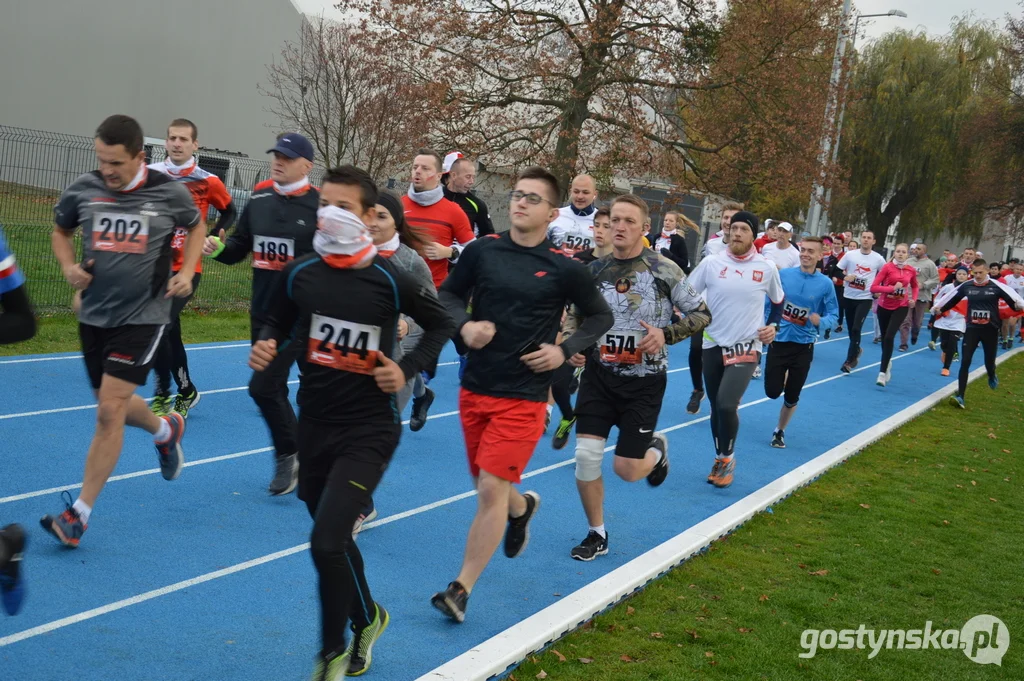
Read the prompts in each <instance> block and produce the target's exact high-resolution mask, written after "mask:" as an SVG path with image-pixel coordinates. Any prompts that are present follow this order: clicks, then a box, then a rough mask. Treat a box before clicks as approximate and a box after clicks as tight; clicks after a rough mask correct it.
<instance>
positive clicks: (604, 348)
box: [601, 329, 646, 364]
mask: <svg viewBox="0 0 1024 681" xmlns="http://www.w3.org/2000/svg"><path fill="white" fill-rule="evenodd" d="M645 335H646V333H645V332H644V331H631V330H625V331H624V330H620V329H612V330H611V331H609V332H608V333H606V334H605V336H604V342H603V343H602V344H601V361H602V362H608V363H609V364H639V363H640V362H642V361H643V358H644V357H643V355H644V353H643V352H641V351H640V350H638V349H637V346H639V345H640V341H641V340H643V338H644V336H645Z"/></svg>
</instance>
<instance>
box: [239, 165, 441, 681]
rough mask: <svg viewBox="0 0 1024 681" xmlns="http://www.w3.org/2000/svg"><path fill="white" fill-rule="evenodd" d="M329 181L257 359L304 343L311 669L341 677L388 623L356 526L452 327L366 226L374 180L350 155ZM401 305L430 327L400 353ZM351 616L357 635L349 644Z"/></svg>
mask: <svg viewBox="0 0 1024 681" xmlns="http://www.w3.org/2000/svg"><path fill="white" fill-rule="evenodd" d="M324 181H325V183H330V184H331V185H332V186H333V196H334V202H333V203H332V205H329V206H324V207H323V208H321V209H320V211H319V214H318V220H319V226H318V230H317V233H316V235H315V237H314V239H313V247H314V249H315V250H316V253H314V254H310V255H308V256H306V257H304V258H301V259H299V260H297V261H294V262H292V263H290V264H289V265H288V266H287V267H285V268H284V270H283V271H282V276H281V277H280V278H279V279H278V280H277V285H276V287H275V290H274V292H273V295H272V300H273V302H272V303H271V305H270V308H269V309H268V310H267V317H266V323H265V324H264V325H263V327H262V329H261V330H260V337H259V339H258V340H257V341H256V343H255V344H254V345H253V348H252V354H251V357H250V366H251V367H252V368H253V369H254V370H255V371H256V372H257V374H258V373H260V372H262V371H265V370H266V369H267V367H269V366H271V365H272V364H273V362H274V360H275V359H276V357H277V356H278V351H279V350H280V349H283V348H284V347H285V346H294V347H296V348H298V351H299V356H300V359H299V362H300V365H301V367H302V373H301V378H300V379H299V394H298V399H299V402H300V403H301V404H302V410H301V413H300V418H299V423H298V442H299V459H300V465H299V474H300V479H299V498H300V499H302V500H303V501H304V502H306V506H307V507H308V509H309V514H310V515H311V516H312V517H313V519H314V523H313V534H312V537H311V539H310V552H311V553H312V556H313V563H314V565H315V566H316V570H317V573H318V575H319V577H320V609H321V623H322V630H321V634H322V648H321V651H320V654H319V655H318V656H317V660H316V669H315V671H314V676H313V678H315V679H319V678H328V679H335V678H342V677H344V676H345V674H346V673H348V674H349V675H352V676H357V675H360V674H362V673H364V672H365V671H366V670H367V669H368V668H369V665H370V660H371V653H372V648H373V644H374V642H375V641H376V640H377V638H378V637H379V636H380V635H381V634H382V633H383V632H384V629H385V628H387V626H388V619H389V618H388V613H387V610H385V609H384V608H383V607H381V606H380V605H379V604H377V603H375V602H374V600H373V598H372V597H371V594H370V588H369V585H368V584H367V581H366V575H365V573H364V567H363V558H362V555H361V554H360V552H359V548H358V547H357V546H356V543H355V542H354V541H353V539H352V527H353V525H354V524H355V521H356V518H357V517H358V516H359V513H360V511H362V509H363V508H365V507H366V506H367V504H368V503H369V502H370V498H371V495H372V494H373V492H374V490H375V489H376V487H377V485H378V483H379V482H380V480H381V477H382V476H383V474H384V471H385V470H386V469H387V467H388V464H389V463H390V461H391V457H392V455H393V454H394V452H395V449H396V448H397V447H398V438H399V435H400V433H401V432H402V422H401V416H400V414H399V411H398V405H397V402H396V394H397V393H398V391H399V390H401V389H402V387H403V386H404V385H405V383H406V381H408V380H409V379H410V378H412V377H413V376H414V375H415V374H417V373H419V372H420V371H422V370H423V369H424V367H426V366H428V365H430V364H431V363H433V362H435V361H437V356H438V354H439V353H440V352H441V348H442V347H443V346H444V344H445V342H446V341H447V339H448V337H449V336H450V335H451V334H452V332H453V331H454V329H455V326H454V323H453V322H452V320H451V318H450V317H449V316H448V314H447V313H446V312H445V310H444V308H443V307H442V306H441V304H440V303H439V302H438V300H437V298H436V297H435V295H434V292H433V287H432V286H425V285H424V284H423V283H422V282H418V281H416V280H415V279H414V278H413V277H412V276H411V275H409V274H407V273H406V272H404V271H402V270H401V269H400V268H398V267H396V266H395V265H394V264H392V263H391V262H389V261H388V260H386V259H384V258H381V257H379V256H378V255H377V249H376V247H375V246H374V244H373V239H372V238H371V237H370V235H369V232H368V230H367V228H366V225H367V224H368V223H370V222H371V221H372V220H373V219H374V208H375V206H376V204H377V188H376V185H375V184H374V182H373V179H372V178H371V177H370V176H369V175H368V174H367V173H366V172H365V171H363V170H360V169H358V168H355V167H353V166H343V167H341V168H336V169H334V170H330V171H328V172H327V175H326V176H325V178H324ZM338 291H344V292H345V295H338ZM400 313H402V314H407V315H409V316H410V317H412V319H413V320H414V321H415V322H416V323H417V324H419V325H420V326H421V327H422V328H423V336H422V337H421V339H420V341H419V342H418V343H417V344H416V346H415V347H413V348H412V349H410V350H409V351H408V352H406V353H405V354H404V355H403V356H402V358H401V359H400V360H399V361H398V362H397V363H396V362H394V361H392V360H391V359H390V357H392V356H393V355H394V351H395V348H396V346H397V343H398V340H397V331H398V322H399V314H400ZM348 621H351V623H352V629H353V636H352V640H351V644H350V645H348V646H346V645H345V625H346V623H347V622H348Z"/></svg>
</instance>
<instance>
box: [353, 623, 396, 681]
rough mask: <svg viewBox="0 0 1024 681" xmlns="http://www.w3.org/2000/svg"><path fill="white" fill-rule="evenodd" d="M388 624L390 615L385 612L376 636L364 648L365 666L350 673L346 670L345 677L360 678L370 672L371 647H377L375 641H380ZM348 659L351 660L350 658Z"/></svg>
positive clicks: (371, 660)
mask: <svg viewBox="0 0 1024 681" xmlns="http://www.w3.org/2000/svg"><path fill="white" fill-rule="evenodd" d="M389 624H391V614H390V613H388V611H387V610H385V611H384V621H383V622H382V623H381V625H380V631H378V632H377V635H376V636H374V637H373V640H372V641H370V645H369V646H367V648H366V664H365V665H363V668H362V669H360V670H358V671H352V670H351V669H350V670H348V671H347V672H345V676H362V675H363V674H365V673H366V672H368V671H370V664H371V663H372V662H373V646H375V645H377V641H378V640H380V637H381V636H383V635H384V632H385V631H387V628H388V625H389ZM349 659H351V657H350V658H349Z"/></svg>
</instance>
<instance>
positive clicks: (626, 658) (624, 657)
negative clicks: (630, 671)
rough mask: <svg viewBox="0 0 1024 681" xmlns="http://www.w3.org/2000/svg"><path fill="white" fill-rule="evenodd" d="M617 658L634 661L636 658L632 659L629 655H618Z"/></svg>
mask: <svg viewBox="0 0 1024 681" xmlns="http://www.w3.org/2000/svg"><path fill="white" fill-rule="evenodd" d="M619 659H620V660H622V661H623V662H636V660H634V659H633V658H632V657H630V656H629V655H619Z"/></svg>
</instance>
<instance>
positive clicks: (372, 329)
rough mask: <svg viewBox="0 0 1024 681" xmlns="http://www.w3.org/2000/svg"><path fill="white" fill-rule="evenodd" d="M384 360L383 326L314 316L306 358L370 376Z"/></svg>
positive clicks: (313, 361) (320, 363)
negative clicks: (382, 349) (381, 335)
mask: <svg viewBox="0 0 1024 681" xmlns="http://www.w3.org/2000/svg"><path fill="white" fill-rule="evenodd" d="M379 357H380V327H379V326H368V325H366V324H357V323H355V322H346V321H343V320H340V319H334V318H332V317H325V316H322V315H318V314H315V315H313V318H312V320H310V325H309V348H308V351H307V355H306V358H307V359H308V360H309V361H310V362H312V363H313V364H319V365H321V366H325V367H330V368H332V369H338V370H339V371H351V372H352V373H356V374H369V373H372V372H373V369H374V367H376V366H377V360H378V358H379Z"/></svg>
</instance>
